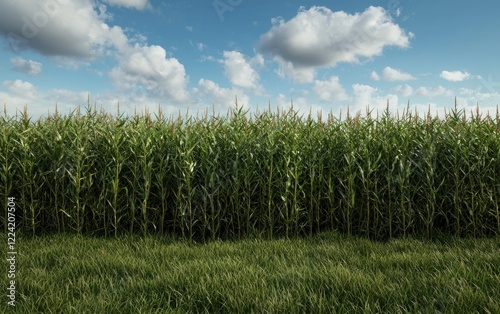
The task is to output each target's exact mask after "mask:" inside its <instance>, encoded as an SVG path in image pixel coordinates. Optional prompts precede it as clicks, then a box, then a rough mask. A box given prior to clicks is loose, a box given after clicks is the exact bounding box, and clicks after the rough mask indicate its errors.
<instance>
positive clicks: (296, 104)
mask: <svg viewBox="0 0 500 314" xmlns="http://www.w3.org/2000/svg"><path fill="white" fill-rule="evenodd" d="M276 104H277V106H278V108H280V110H283V111H286V112H288V111H289V110H290V109H291V108H292V105H293V111H294V112H296V113H297V114H298V115H299V116H302V117H304V118H306V117H308V116H309V114H311V118H316V117H317V116H318V113H320V112H321V113H323V111H324V110H323V107H321V106H319V105H315V104H310V103H309V102H308V101H307V98H306V97H297V98H287V97H286V96H285V95H283V94H279V95H278V97H277V98H276Z"/></svg>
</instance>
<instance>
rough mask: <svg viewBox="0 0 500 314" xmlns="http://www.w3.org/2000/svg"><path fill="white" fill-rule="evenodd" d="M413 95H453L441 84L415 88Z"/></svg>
mask: <svg viewBox="0 0 500 314" xmlns="http://www.w3.org/2000/svg"><path fill="white" fill-rule="evenodd" d="M415 95H419V96H425V97H436V96H453V92H452V91H450V90H448V89H446V88H445V87H443V86H441V85H439V86H437V87H434V88H431V87H424V86H423V87H419V88H417V89H416V90H415Z"/></svg>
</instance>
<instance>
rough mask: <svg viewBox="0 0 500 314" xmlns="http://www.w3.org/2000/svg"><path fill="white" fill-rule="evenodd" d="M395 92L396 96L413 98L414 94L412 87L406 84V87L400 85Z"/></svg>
mask: <svg viewBox="0 0 500 314" xmlns="http://www.w3.org/2000/svg"><path fill="white" fill-rule="evenodd" d="M394 92H395V93H396V94H399V95H402V96H404V97H408V96H411V95H412V94H413V87H411V86H410V85H408V84H405V85H404V86H402V85H399V86H397V87H395V88H394Z"/></svg>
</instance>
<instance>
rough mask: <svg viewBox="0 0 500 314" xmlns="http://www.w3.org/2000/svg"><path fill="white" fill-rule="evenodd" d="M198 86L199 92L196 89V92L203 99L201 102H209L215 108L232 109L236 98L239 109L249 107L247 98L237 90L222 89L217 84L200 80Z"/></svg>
mask: <svg viewBox="0 0 500 314" xmlns="http://www.w3.org/2000/svg"><path fill="white" fill-rule="evenodd" d="M198 85H199V86H200V87H201V90H198V89H197V90H196V92H197V93H198V94H200V95H201V96H202V97H203V101H206V102H208V101H211V102H212V103H213V104H215V105H216V106H221V107H222V108H230V107H234V105H235V100H236V97H238V106H239V107H243V108H248V106H249V98H248V96H247V95H245V94H244V93H243V92H242V91H241V90H239V89H237V88H223V87H220V86H219V85H218V84H217V83H215V82H213V81H211V80H206V79H200V81H199V82H198ZM212 103H210V105H211V104H212Z"/></svg>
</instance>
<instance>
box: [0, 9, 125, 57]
mask: <svg viewBox="0 0 500 314" xmlns="http://www.w3.org/2000/svg"><path fill="white" fill-rule="evenodd" d="M1 1H2V2H5V3H3V4H2V6H3V8H2V10H1V11H0V34H3V35H5V36H6V37H7V39H8V43H9V45H10V48H11V49H13V50H14V51H20V50H23V49H28V48H29V49H33V50H36V51H39V52H41V53H42V54H44V55H47V56H63V57H73V58H82V59H95V58H97V57H99V56H101V55H102V53H103V52H104V50H105V49H106V48H110V47H117V48H118V49H119V48H122V47H124V46H126V45H127V37H126V36H125V34H124V32H123V30H122V29H121V28H120V27H118V26H114V27H110V26H108V25H107V24H106V23H105V20H106V19H107V18H108V15H106V14H105V12H104V11H103V10H100V11H99V12H97V11H96V10H95V8H94V6H95V4H94V2H93V1H91V0H82V1H66V0H65V1H62V0H53V1H37V0H24V1H6V0H1Z"/></svg>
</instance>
